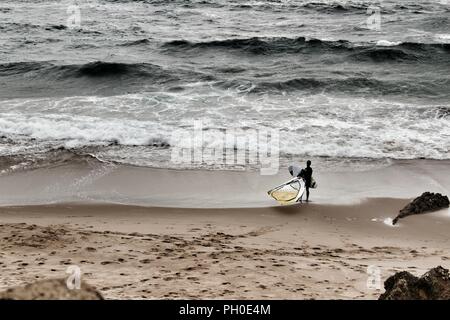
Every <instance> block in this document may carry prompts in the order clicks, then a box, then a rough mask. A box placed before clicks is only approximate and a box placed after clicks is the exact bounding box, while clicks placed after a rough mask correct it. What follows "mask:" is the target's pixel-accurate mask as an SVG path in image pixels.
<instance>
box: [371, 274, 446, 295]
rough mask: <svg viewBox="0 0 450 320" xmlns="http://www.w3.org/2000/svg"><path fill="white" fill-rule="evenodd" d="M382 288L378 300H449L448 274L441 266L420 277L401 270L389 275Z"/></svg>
mask: <svg viewBox="0 0 450 320" xmlns="http://www.w3.org/2000/svg"><path fill="white" fill-rule="evenodd" d="M384 288H385V290H386V291H385V293H383V294H381V295H380V297H379V300H450V275H449V271H448V269H444V268H442V267H441V266H438V267H436V268H433V269H431V270H430V271H428V272H427V273H425V274H424V275H422V276H421V277H420V278H417V277H415V276H414V275H412V274H411V273H409V272H406V271H402V272H397V273H396V274H394V275H393V276H391V277H389V278H388V279H387V280H386V281H385V282H384Z"/></svg>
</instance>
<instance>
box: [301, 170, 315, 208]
mask: <svg viewBox="0 0 450 320" xmlns="http://www.w3.org/2000/svg"><path fill="white" fill-rule="evenodd" d="M312 173H313V169H312V168H311V167H306V168H305V169H303V179H305V187H306V201H308V200H309V188H310V187H311V182H312Z"/></svg>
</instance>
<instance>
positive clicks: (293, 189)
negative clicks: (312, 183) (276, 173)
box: [267, 178, 305, 204]
mask: <svg viewBox="0 0 450 320" xmlns="http://www.w3.org/2000/svg"><path fill="white" fill-rule="evenodd" d="M304 192H305V182H304V181H303V179H301V178H294V179H292V180H289V181H287V182H285V183H283V184H281V185H279V186H278V187H275V188H273V189H272V190H269V191H267V193H268V194H269V195H270V196H271V197H272V198H274V199H275V200H276V201H278V202H279V203H280V204H292V203H295V202H297V201H298V199H300V197H301V196H302V195H303V193H304Z"/></svg>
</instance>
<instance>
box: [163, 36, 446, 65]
mask: <svg viewBox="0 0 450 320" xmlns="http://www.w3.org/2000/svg"><path fill="white" fill-rule="evenodd" d="M386 44H387V42H386V41H381V42H380V41H379V42H377V43H351V42H349V41H346V40H336V41H327V40H320V39H314V38H312V39H307V38H306V37H298V38H258V37H253V38H243V39H225V40H212V41H203V42H190V41H187V40H173V41H169V42H166V43H164V44H162V46H161V48H162V49H163V50H164V51H165V52H166V53H168V54H175V53H183V54H186V53H191V52H192V53H195V54H198V53H201V52H202V51H206V50H229V51H234V52H237V53H246V54H254V55H270V54H281V53H283V54H314V55H317V54H330V53H335V54H349V55H350V56H351V57H355V58H357V59H358V58H359V59H371V60H372V61H374V62H384V61H400V60H403V61H408V60H409V61H415V60H416V59H417V58H419V56H420V57H428V58H430V57H429V55H439V54H441V55H442V54H446V53H448V51H449V47H450V44H448V43H413V42H398V43H391V42H389V46H387V45H386Z"/></svg>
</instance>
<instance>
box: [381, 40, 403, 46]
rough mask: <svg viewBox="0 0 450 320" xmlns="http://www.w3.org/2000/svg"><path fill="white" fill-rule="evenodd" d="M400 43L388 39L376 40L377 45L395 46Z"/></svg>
mask: <svg viewBox="0 0 450 320" xmlns="http://www.w3.org/2000/svg"><path fill="white" fill-rule="evenodd" d="M400 43H401V41H394V42H392V41H388V40H378V41H377V46H380V47H393V46H397V45H399V44H400Z"/></svg>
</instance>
